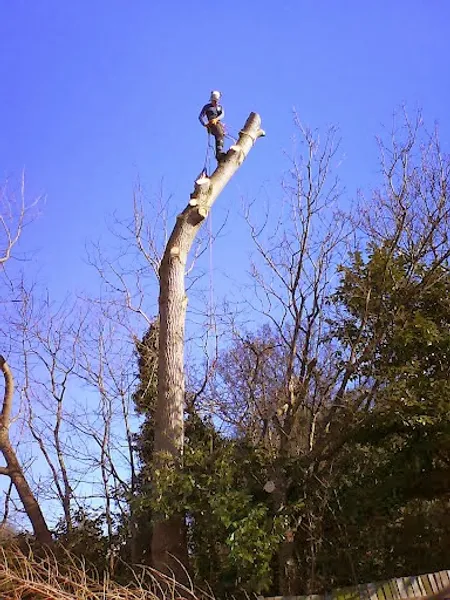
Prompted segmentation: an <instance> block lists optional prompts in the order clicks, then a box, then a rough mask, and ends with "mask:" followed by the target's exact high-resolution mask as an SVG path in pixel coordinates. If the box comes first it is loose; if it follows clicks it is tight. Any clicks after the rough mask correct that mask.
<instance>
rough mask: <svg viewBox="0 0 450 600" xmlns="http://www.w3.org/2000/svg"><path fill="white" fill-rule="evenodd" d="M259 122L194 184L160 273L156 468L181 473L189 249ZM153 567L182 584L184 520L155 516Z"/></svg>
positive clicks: (251, 121)
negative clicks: (209, 173)
mask: <svg viewBox="0 0 450 600" xmlns="http://www.w3.org/2000/svg"><path fill="white" fill-rule="evenodd" d="M260 126H261V119H260V117H259V115H257V114H256V113H251V114H250V116H249V117H248V119H247V122H246V123H245V126H244V128H243V129H242V131H241V132H240V135H239V139H238V141H237V142H236V144H235V145H234V146H232V147H231V148H230V150H229V151H228V153H227V156H226V158H225V160H224V161H222V162H221V163H220V164H219V165H218V167H217V169H216V170H215V171H214V173H213V174H212V176H211V177H210V178H209V177H207V176H201V177H200V178H199V179H198V180H197V181H196V182H195V188H194V192H193V193H192V194H191V200H190V202H189V204H188V206H186V208H185V209H184V210H183V212H182V213H180V214H179V215H178V217H177V222H176V224H175V227H174V229H173V231H172V234H171V236H170V238H169V241H168V242H167V246H166V248H165V252H164V256H163V259H162V261H161V267H160V294H159V322H160V332H159V357H158V399H157V404H156V411H155V446H154V451H155V464H156V465H158V464H161V461H163V463H166V464H167V462H169V463H170V462H172V463H174V465H175V468H181V460H182V454H183V443H184V422H183V410H184V396H185V378H184V331H185V320H186V307H187V296H186V290H185V272H186V262H187V258H188V254H189V251H190V249H191V246H192V243H193V242H194V239H195V237H196V235H197V233H198V231H199V229H200V227H201V225H202V223H203V221H204V220H205V218H206V216H207V215H208V212H209V211H210V209H211V207H212V205H213V204H214V202H215V200H216V199H217V197H218V195H219V194H220V192H221V191H222V190H223V188H224V187H225V185H226V184H227V183H228V181H229V180H230V179H231V177H232V176H233V175H234V173H235V172H236V171H237V169H238V168H239V167H240V165H241V164H242V162H243V160H244V159H245V157H246V156H247V154H248V152H249V151H250V149H251V148H252V146H253V144H254V142H255V141H256V140H257V139H258V137H260V136H262V135H264V131H263V130H262V129H261V127H260ZM152 561H153V566H154V567H155V568H156V569H158V570H160V571H163V572H167V571H169V572H172V573H173V574H174V575H175V577H180V578H181V580H182V579H184V576H185V571H184V569H183V567H185V568H187V545H186V539H185V524H184V515H183V514H181V513H180V514H179V515H174V516H172V517H171V518H170V519H164V518H163V516H162V515H159V516H158V515H156V517H155V523H154V528H153V537H152Z"/></svg>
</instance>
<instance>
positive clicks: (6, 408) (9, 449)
mask: <svg viewBox="0 0 450 600" xmlns="http://www.w3.org/2000/svg"><path fill="white" fill-rule="evenodd" d="M0 369H1V371H2V373H3V377H4V380H5V394H4V397H3V406H2V411H1V413H0V452H1V453H2V454H3V458H4V459H5V462H6V467H2V468H1V470H0V473H2V474H3V475H8V477H10V478H11V481H12V482H13V483H14V486H15V488H16V490H17V493H18V495H19V498H20V500H21V502H22V504H23V507H24V509H25V512H26V513H27V516H28V518H29V519H30V521H31V525H32V527H33V531H34V535H35V536H36V539H37V540H38V541H39V542H41V543H43V544H50V543H51V542H52V535H51V533H50V530H49V529H48V527H47V523H46V522H45V518H44V515H43V514H42V511H41V508H40V506H39V504H38V502H37V500H36V498H35V496H34V494H33V492H32V490H31V488H30V486H29V485H28V482H27V480H26V479H25V475H24V472H23V469H22V467H21V465H20V463H19V461H18V459H17V455H16V453H15V450H14V448H13V446H12V444H11V441H10V439H9V427H10V424H11V409H12V400H13V395H14V378H13V375H12V372H11V369H10V368H9V365H8V363H7V362H6V360H5V359H4V358H3V356H1V355H0Z"/></svg>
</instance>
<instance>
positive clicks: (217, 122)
mask: <svg viewBox="0 0 450 600" xmlns="http://www.w3.org/2000/svg"><path fill="white" fill-rule="evenodd" d="M220 96H221V94H220V92H217V91H213V92H211V97H210V101H209V102H208V104H205V106H204V107H203V108H202V110H201V112H200V114H199V116H198V118H199V121H200V123H201V124H202V125H203V126H204V127H206V128H207V130H208V133H210V134H211V135H213V136H214V139H215V140H216V159H217V161H218V162H219V161H220V160H222V159H223V158H224V157H225V153H224V152H223V142H224V139H225V129H224V126H223V124H222V123H221V120H222V119H223V117H224V115H225V112H224V110H223V108H222V106H221V105H220V104H219V100H220Z"/></svg>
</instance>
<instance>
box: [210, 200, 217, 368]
mask: <svg viewBox="0 0 450 600" xmlns="http://www.w3.org/2000/svg"><path fill="white" fill-rule="evenodd" d="M208 234H209V301H208V304H209V307H208V312H209V325H208V346H210V344H209V340H210V339H211V337H213V341H212V346H213V347H212V352H211V355H212V356H213V357H214V358H213V359H212V361H211V368H214V366H215V364H216V362H217V357H218V353H219V336H218V333H217V322H216V307H215V303H214V265H213V226H212V211H210V212H209V215H208ZM210 336H211V337H210ZM208 354H209V349H208Z"/></svg>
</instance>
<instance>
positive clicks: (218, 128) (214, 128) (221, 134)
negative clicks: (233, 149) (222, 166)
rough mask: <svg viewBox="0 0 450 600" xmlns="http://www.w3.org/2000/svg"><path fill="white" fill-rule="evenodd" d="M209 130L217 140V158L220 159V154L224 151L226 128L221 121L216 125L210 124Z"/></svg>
mask: <svg viewBox="0 0 450 600" xmlns="http://www.w3.org/2000/svg"><path fill="white" fill-rule="evenodd" d="M208 132H209V133H210V134H211V135H213V136H214V139H215V140H216V158H217V160H219V158H220V155H221V154H222V152H223V142H224V139H225V130H224V128H223V125H222V123H221V122H220V121H219V122H218V123H216V124H215V125H209V126H208Z"/></svg>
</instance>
